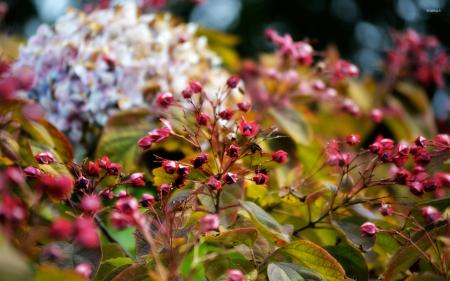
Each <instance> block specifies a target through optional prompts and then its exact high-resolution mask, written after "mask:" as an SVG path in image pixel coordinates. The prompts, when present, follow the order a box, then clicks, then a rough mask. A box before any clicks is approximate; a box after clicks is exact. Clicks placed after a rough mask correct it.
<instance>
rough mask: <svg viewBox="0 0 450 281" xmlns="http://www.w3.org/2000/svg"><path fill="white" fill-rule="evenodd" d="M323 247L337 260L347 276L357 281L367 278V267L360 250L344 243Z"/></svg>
mask: <svg viewBox="0 0 450 281" xmlns="http://www.w3.org/2000/svg"><path fill="white" fill-rule="evenodd" d="M325 249H326V250H327V251H328V252H329V253H330V254H331V255H332V256H333V257H335V258H336V259H337V260H338V261H339V263H340V264H341V265H342V267H343V268H344V269H345V272H346V273H347V276H348V277H350V278H352V279H354V280H358V281H364V280H369V269H368V268H367V264H366V261H365V259H364V256H363V255H362V254H361V252H360V251H358V250H356V249H355V248H353V247H352V246H350V245H347V244H345V243H341V244H339V245H337V246H329V247H325Z"/></svg>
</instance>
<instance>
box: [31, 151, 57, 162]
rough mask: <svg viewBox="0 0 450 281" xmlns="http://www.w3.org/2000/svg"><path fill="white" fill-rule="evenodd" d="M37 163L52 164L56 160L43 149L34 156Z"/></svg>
mask: <svg viewBox="0 0 450 281" xmlns="http://www.w3.org/2000/svg"><path fill="white" fill-rule="evenodd" d="M34 159H36V161H37V162H38V163H39V164H52V163H55V162H56V159H55V156H53V154H52V153H51V152H49V151H43V152H41V153H39V154H37V155H35V156H34Z"/></svg>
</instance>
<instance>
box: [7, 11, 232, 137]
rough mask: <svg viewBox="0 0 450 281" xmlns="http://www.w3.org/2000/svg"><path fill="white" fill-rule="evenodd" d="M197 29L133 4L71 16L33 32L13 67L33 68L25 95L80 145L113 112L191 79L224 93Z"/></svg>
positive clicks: (217, 66) (217, 65) (222, 74)
mask: <svg viewBox="0 0 450 281" xmlns="http://www.w3.org/2000/svg"><path fill="white" fill-rule="evenodd" d="M196 30H197V27H196V26H195V25H193V24H190V23H189V24H183V23H179V22H178V21H177V20H176V19H174V18H173V17H171V16H170V15H168V14H165V15H161V14H142V15H140V14H139V11H138V9H137V7H136V5H135V4H124V5H121V6H115V7H113V8H110V9H105V10H95V11H93V12H91V13H89V14H86V13H84V12H81V11H78V10H69V11H68V12H67V13H66V14H65V15H64V16H63V17H61V18H60V19H59V20H58V21H57V22H56V24H55V26H54V28H51V27H49V26H47V25H43V26H41V27H40V28H39V29H38V31H37V34H36V35H34V36H33V37H32V38H30V40H29V41H28V44H27V45H26V46H22V47H21V49H20V56H19V59H18V61H17V63H16V65H15V66H16V67H20V66H23V65H27V66H31V67H32V68H33V69H34V71H35V73H36V76H37V77H36V84H35V86H34V87H33V89H32V90H31V91H29V92H28V93H26V94H27V95H28V97H30V98H32V99H35V100H37V101H38V102H39V103H40V104H41V105H42V106H43V107H44V109H45V110H46V112H47V118H48V119H49V120H50V122H52V123H53V124H55V125H56V126H57V127H58V128H59V129H60V130H62V131H64V132H66V133H67V134H68V135H69V137H70V139H71V140H72V141H74V142H79V141H81V140H82V139H83V138H84V137H85V134H86V133H87V131H89V130H91V129H92V128H99V127H101V126H102V125H104V124H105V122H106V121H107V119H108V116H109V115H111V114H112V113H114V112H116V111H117V110H123V109H129V108H132V107H140V106H145V105H146V104H147V105H148V104H150V103H151V102H152V101H153V99H154V96H155V94H156V93H158V92H163V91H168V92H172V93H180V92H181V91H182V90H183V88H184V87H186V85H188V83H189V81H190V80H198V81H201V82H202V83H203V84H204V85H205V88H207V89H208V88H209V89H210V90H214V89H217V88H219V87H220V86H222V85H223V84H224V83H225V81H226V79H227V77H228V74H227V73H226V71H224V70H223V69H222V68H221V61H220V59H219V57H218V56H217V55H215V54H214V53H213V52H212V51H210V50H209V49H208V47H207V40H206V38H204V37H198V36H196ZM91 131H92V130H91Z"/></svg>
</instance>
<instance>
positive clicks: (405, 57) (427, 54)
mask: <svg viewBox="0 0 450 281" xmlns="http://www.w3.org/2000/svg"><path fill="white" fill-rule="evenodd" d="M393 41H394V46H393V48H392V49H391V50H389V52H388V54H387V61H386V64H387V65H386V67H387V70H388V71H389V75H393V76H394V77H398V78H402V77H404V76H408V75H409V76H413V77H415V78H416V79H417V80H418V81H419V82H420V83H422V84H424V85H430V84H433V85H436V86H437V87H444V86H445V80H444V73H445V72H447V71H448V70H449V66H450V64H449V61H448V55H447V53H446V52H445V50H444V49H443V48H442V46H441V45H440V43H439V41H438V39H437V38H436V37H435V36H422V35H420V34H418V33H417V32H416V31H414V30H412V29H409V30H407V31H405V32H403V33H394V34H393Z"/></svg>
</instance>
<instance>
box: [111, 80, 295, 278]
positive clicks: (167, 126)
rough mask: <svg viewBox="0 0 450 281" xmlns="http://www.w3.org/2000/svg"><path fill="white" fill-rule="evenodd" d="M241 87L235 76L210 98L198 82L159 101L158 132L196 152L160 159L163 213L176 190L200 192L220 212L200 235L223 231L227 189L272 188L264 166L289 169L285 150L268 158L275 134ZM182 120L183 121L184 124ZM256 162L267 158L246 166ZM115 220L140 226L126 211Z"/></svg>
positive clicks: (203, 225)
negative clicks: (266, 145) (265, 146)
mask: <svg viewBox="0 0 450 281" xmlns="http://www.w3.org/2000/svg"><path fill="white" fill-rule="evenodd" d="M239 84H240V78H239V77H236V76H232V77H230V78H229V79H227V81H226V83H225V85H224V86H223V87H222V88H221V90H220V91H219V92H218V93H214V94H209V93H207V92H206V91H205V89H204V87H203V85H202V84H201V83H200V82H199V81H194V82H191V83H189V85H188V86H187V87H186V88H185V89H184V90H183V91H182V93H181V95H168V94H167V93H161V94H159V95H158V97H157V100H156V103H157V105H158V107H159V108H160V109H161V115H162V117H163V119H161V121H162V123H163V125H164V127H163V128H162V129H154V130H153V131H152V132H161V130H164V131H163V133H160V135H162V136H163V138H166V137H168V136H169V135H170V136H172V137H176V138H179V139H181V140H183V141H185V142H186V143H187V144H188V145H190V146H191V147H192V149H193V150H194V151H196V153H195V155H194V156H193V157H190V158H188V159H181V160H171V159H164V158H159V159H160V162H161V168H158V169H160V171H161V172H162V173H164V177H163V178H164V183H162V184H160V185H159V186H158V187H157V192H158V195H159V196H158V198H157V199H158V201H159V203H158V205H157V207H158V208H161V209H162V210H164V212H165V213H166V214H167V213H168V212H169V211H168V208H167V205H166V202H167V198H170V194H171V193H172V192H173V191H175V190H176V189H180V188H196V189H197V190H198V191H196V192H202V193H204V194H208V195H209V196H211V199H212V200H213V201H214V204H215V208H216V210H215V212H214V213H210V214H207V215H205V216H204V217H203V218H201V219H200V221H199V232H200V233H206V232H209V231H217V230H218V228H219V216H218V213H219V212H220V205H221V204H219V198H220V193H221V192H222V190H223V189H226V188H228V187H229V186H231V185H234V186H242V185H243V183H244V182H245V181H246V180H251V181H253V182H254V183H255V184H257V185H267V184H269V180H270V177H269V172H268V171H267V169H265V167H264V165H265V164H266V163H269V162H272V163H273V162H276V163H285V162H287V159H288V154H287V153H286V152H285V151H283V150H278V151H276V152H273V153H265V152H263V151H262V149H261V147H260V146H259V145H258V143H259V142H261V141H264V140H265V139H267V138H270V137H271V134H272V132H273V130H264V129H262V128H261V127H260V125H259V124H258V123H257V122H256V121H255V120H251V118H250V117H251V116H252V115H251V113H250V110H251V108H252V104H251V102H250V101H248V100H245V99H244V100H242V99H241V97H240V96H241V95H242V92H243V90H242V89H240V87H239ZM176 97H180V98H176ZM179 116H183V120H182V121H180V120H179V119H180V118H179ZM145 138H148V136H145V137H144V138H143V139H145ZM143 139H141V140H139V141H138V145H139V146H140V147H141V148H143V149H151V146H150V145H142V144H143V142H144V141H143ZM161 139H162V138H161ZM149 143H153V141H150V142H149ZM254 157H265V158H264V159H265V160H264V161H259V162H258V164H255V165H252V164H250V166H249V165H248V162H250V163H251V162H252V161H244V160H245V159H252V158H254ZM143 200H144V199H143ZM154 200H155V199H154V198H153V196H152V197H151V200H150V201H148V202H149V204H154ZM141 202H142V201H141ZM114 216H115V218H114V219H115V220H116V221H117V223H122V222H123V226H128V225H131V224H133V221H135V220H136V218H132V217H130V216H129V215H128V216H126V218H127V219H125V220H123V221H122V218H124V215H123V211H122V212H115V215H114ZM128 219H129V220H128ZM230 280H235V279H230ZM236 280H240V279H236Z"/></svg>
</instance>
